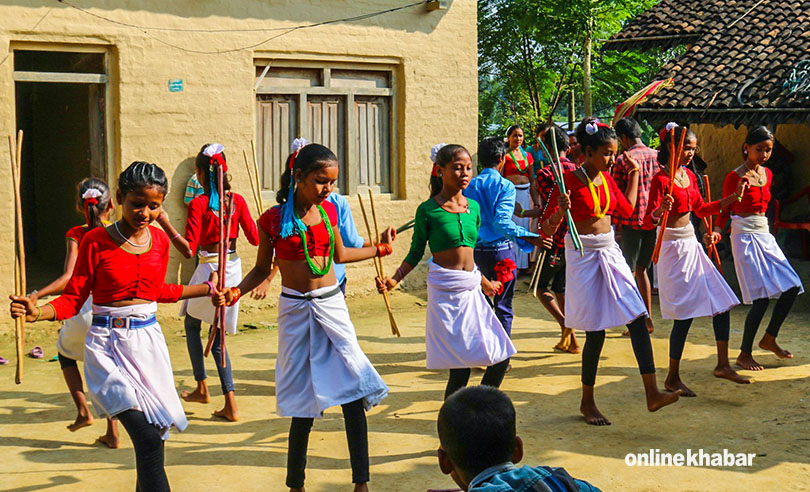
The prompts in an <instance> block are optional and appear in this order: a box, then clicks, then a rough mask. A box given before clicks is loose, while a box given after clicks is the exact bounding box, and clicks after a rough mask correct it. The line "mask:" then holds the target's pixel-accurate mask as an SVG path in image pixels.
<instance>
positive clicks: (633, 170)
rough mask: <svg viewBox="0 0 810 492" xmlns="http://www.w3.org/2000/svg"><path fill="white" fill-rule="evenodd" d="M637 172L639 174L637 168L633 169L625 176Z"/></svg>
mask: <svg viewBox="0 0 810 492" xmlns="http://www.w3.org/2000/svg"><path fill="white" fill-rule="evenodd" d="M637 172H639V170H638V168H637V167H634V168H633V169H631V170H629V171H627V175H628V176H630V175H631V174H633V173H637Z"/></svg>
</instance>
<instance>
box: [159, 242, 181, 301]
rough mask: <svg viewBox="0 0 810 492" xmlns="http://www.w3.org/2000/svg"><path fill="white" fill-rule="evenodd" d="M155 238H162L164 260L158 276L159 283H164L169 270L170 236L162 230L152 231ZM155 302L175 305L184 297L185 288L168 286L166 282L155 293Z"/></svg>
mask: <svg viewBox="0 0 810 492" xmlns="http://www.w3.org/2000/svg"><path fill="white" fill-rule="evenodd" d="M152 234H153V237H154V236H158V235H159V236H160V243H161V244H160V252H161V255H160V258H161V259H162V260H161V262H160V265H159V266H158V268H159V270H160V273H159V274H158V277H157V278H158V279H159V281H163V280H164V279H165V278H166V270H168V268H169V244H171V243H170V242H169V236H167V235H166V233H165V232H163V231H162V230H160V231H156V230H153V231H152ZM155 294H156V295H155V301H156V302H161V303H167V304H171V303H175V302H177V301H179V300H180V297H182V295H183V286H182V285H177V284H167V283H166V282H162V283H161V285H160V289H159V290H158V291H157V292H156V293H155Z"/></svg>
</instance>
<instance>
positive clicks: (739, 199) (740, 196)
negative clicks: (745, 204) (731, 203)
mask: <svg viewBox="0 0 810 492" xmlns="http://www.w3.org/2000/svg"><path fill="white" fill-rule="evenodd" d="M734 195H735V196H736V197H737V201H738V202H741V201H742V195H737V194H736V193H735V194H734Z"/></svg>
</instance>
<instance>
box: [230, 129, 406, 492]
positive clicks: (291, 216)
mask: <svg viewBox="0 0 810 492" xmlns="http://www.w3.org/2000/svg"><path fill="white" fill-rule="evenodd" d="M293 145H294V147H293V154H291V155H290V157H288V159H287V169H286V171H285V172H284V174H283V175H282V177H281V190H279V192H278V195H277V201H278V202H279V204H280V205H278V206H275V207H273V208H271V209H269V210H267V211H266V212H264V214H262V216H261V217H260V218H259V221H258V222H259V251H258V253H257V256H256V266H254V267H253V269H252V270H251V271H250V272H248V274H247V275H246V276H245V278H244V279H243V280H242V282H241V283H240V284H239V286H238V287H236V288H231V289H227V290H225V291H224V292H221V293H220V294H219V295H218V296H217V297H215V303H216V304H217V305H228V304H231V303H233V300H234V299H238V297H239V294H240V292H248V291H250V290H252V289H253V288H255V287H256V286H257V285H259V283H261V282H262V281H264V279H266V278H267V276H268V274H269V273H270V269H271V265H272V260H273V254H274V253H275V256H276V258H277V260H278V265H279V270H280V272H281V285H282V290H281V297H280V299H279V306H278V311H279V312H278V332H279V334H278V335H279V336H278V356H277V358H276V409H277V412H278V413H279V415H281V416H283V417H292V422H291V424H290V434H289V448H288V450H287V480H286V483H287V486H288V487H290V490H291V491H299V490H303V488H304V470H305V468H306V460H307V444H308V442H309V433H310V430H311V429H312V423H313V419H314V418H315V417H321V416H322V415H323V411H324V410H326V409H327V408H329V407H332V406H335V405H340V406H341V407H342V409H343V416H344V419H345V422H346V437H347V439H348V441H349V456H350V460H351V467H352V482H353V483H354V484H355V485H354V490H355V491H356V492H363V491H367V490H368V486H367V482H368V480H369V461H368V431H367V424H366V414H365V410H367V409H369V408H371V407H372V406H374V405H376V404H378V403H379V402H380V401H381V400H382V399H383V398H385V397H386V395H387V394H388V387H387V386H386V385H385V383H384V382H383V380H382V378H380V376H379V374H377V371H376V370H375V369H374V366H372V365H371V362H370V361H369V360H368V357H366V355H365V354H364V353H363V351H362V349H361V348H360V345H359V344H358V342H357V335H356V333H355V331H354V326H353V325H352V323H351V319H349V312H348V309H347V308H346V302H345V299H344V297H343V293H342V292H341V290H340V286H338V284H337V279H336V277H335V273H334V269H333V268H332V263H333V262H338V263H352V262H357V261H362V260H368V259H370V258H372V257H374V256H385V255H388V254H390V253H391V245H390V243H391V241H393V239H394V236H395V234H396V233H395V232H394V230H393V229H392V228H390V227H389V228H388V230H386V231H385V233H384V234H383V237H382V241H381V242H380V243H379V244H377V245H376V246H368V247H364V248H346V247H344V245H343V239H342V238H341V236H340V231H339V230H338V223H337V209H336V207H335V206H334V205H333V204H332V203H330V202H328V201H327V200H326V198H327V197H328V196H329V193H331V192H332V189H333V188H334V186H335V182H337V178H338V161H337V157H336V156H335V154H334V153H332V151H331V150H329V149H328V148H326V147H324V146H323V145H318V144H309V145H306V146H304V147H303V148H300V147H299V145H303V139H296V141H295V142H294V143H293Z"/></svg>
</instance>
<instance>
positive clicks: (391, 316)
mask: <svg viewBox="0 0 810 492" xmlns="http://www.w3.org/2000/svg"><path fill="white" fill-rule="evenodd" d="M369 193H371V192H369ZM357 199H358V200H359V201H360V210H361V211H362V212H363V222H365V223H366V231H367V232H368V239H369V241H372V242H373V240H372V237H373V236H372V235H371V226H370V225H369V222H368V214H366V207H365V205H363V197H362V196H361V195H357ZM371 261H372V263H374V269H375V270H376V271H377V276H378V277H379V278H380V280H385V276H384V275H383V271H382V259H381V258H377V257H376V256H375V257H374V258H372V259H371ZM378 261H379V262H380V263H377V262H378ZM383 299H384V300H385V308H386V309H387V310H388V322H389V324H390V325H391V333H393V334H394V335H396V336H400V334H399V328H398V327H397V322H396V321H395V320H394V312H393V311H392V310H391V300H390V299H389V298H388V291H383Z"/></svg>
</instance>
